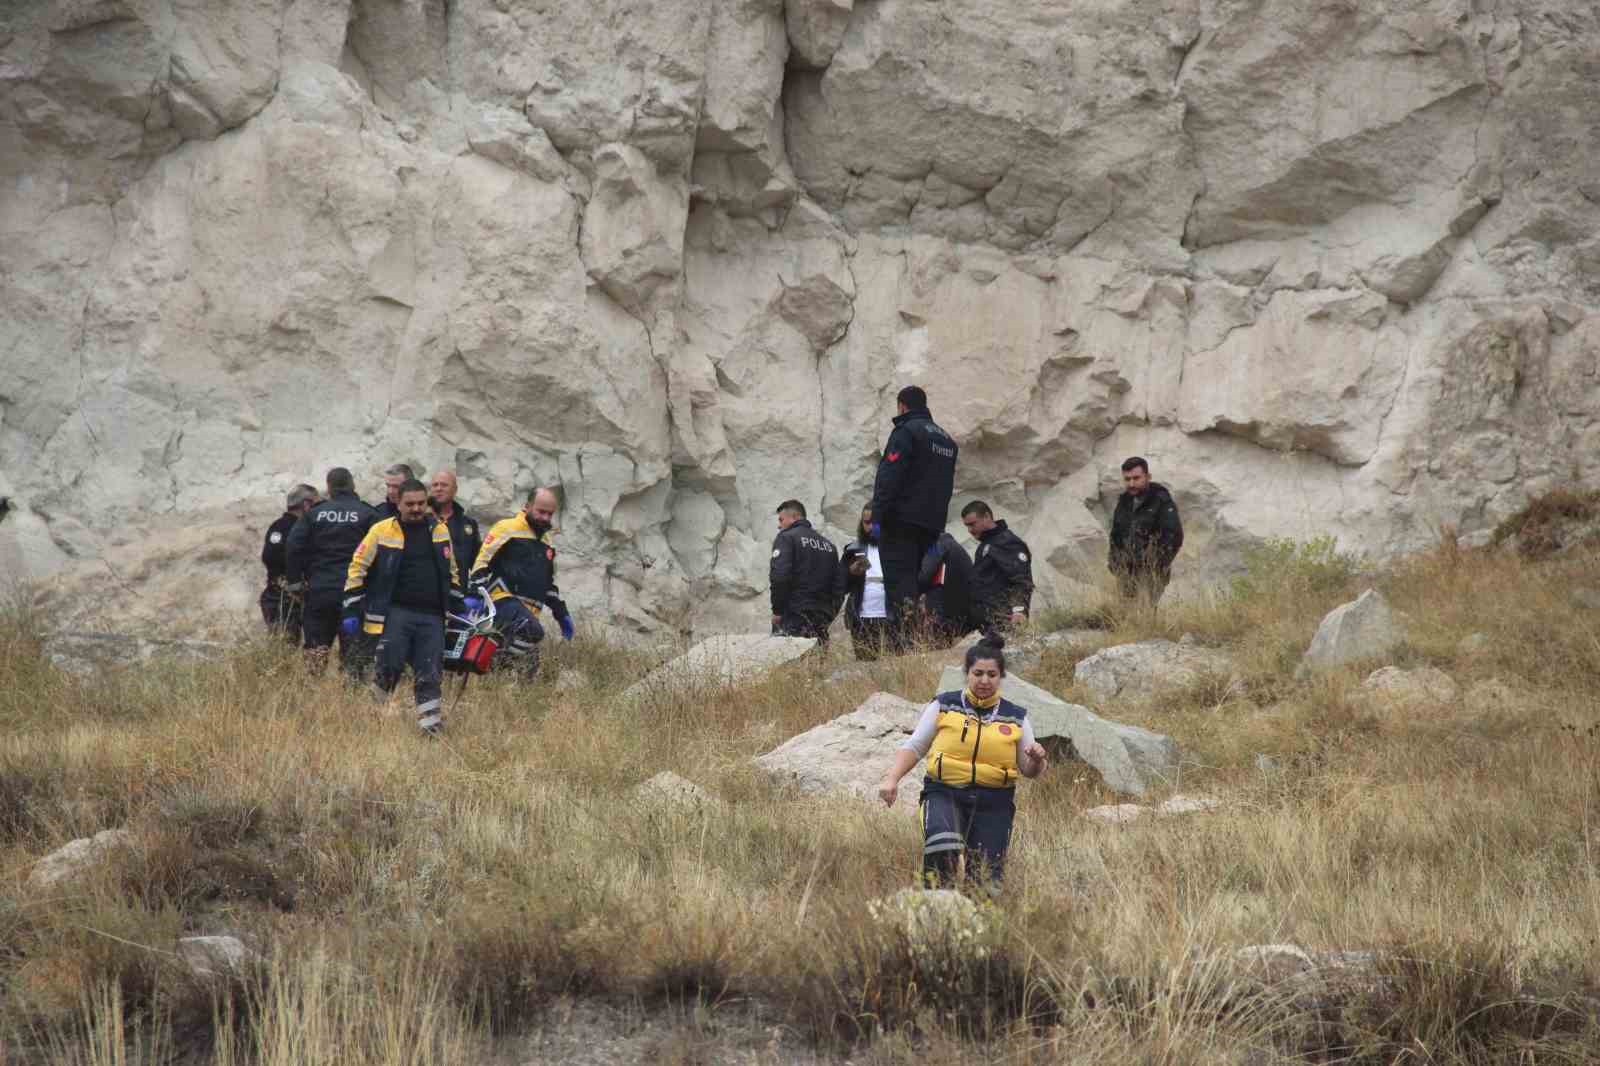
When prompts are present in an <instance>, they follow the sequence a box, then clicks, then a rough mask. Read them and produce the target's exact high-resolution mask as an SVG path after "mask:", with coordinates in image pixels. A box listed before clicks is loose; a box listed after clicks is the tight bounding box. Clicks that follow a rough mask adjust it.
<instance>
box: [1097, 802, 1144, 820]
mask: <svg viewBox="0 0 1600 1066" xmlns="http://www.w3.org/2000/svg"><path fill="white" fill-rule="evenodd" d="M1149 813H1150V808H1149V807H1141V806H1140V805H1139V804H1137V803H1108V804H1104V805H1102V806H1099V807H1090V808H1089V809H1087V810H1085V811H1084V812H1083V816H1084V817H1085V818H1088V819H1090V820H1092V821H1096V822H1105V823H1106V824H1107V825H1126V824H1127V823H1129V822H1136V821H1138V820H1139V819H1140V818H1143V817H1144V816H1145V815H1147V814H1149Z"/></svg>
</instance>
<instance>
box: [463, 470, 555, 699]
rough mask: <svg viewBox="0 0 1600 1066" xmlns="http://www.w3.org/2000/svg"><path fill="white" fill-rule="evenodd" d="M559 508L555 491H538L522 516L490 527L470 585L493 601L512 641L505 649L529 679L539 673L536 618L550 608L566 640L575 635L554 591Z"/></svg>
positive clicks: (541, 628)
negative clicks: (553, 525)
mask: <svg viewBox="0 0 1600 1066" xmlns="http://www.w3.org/2000/svg"><path fill="white" fill-rule="evenodd" d="M559 506H560V503H559V501H558V500H557V499H556V493H555V490H554V489H549V488H540V489H534V490H533V493H532V494H531V495H530V496H529V497H528V502H527V505H526V506H525V507H523V509H522V510H521V511H519V512H518V513H517V514H515V515H513V516H512V517H510V518H506V519H502V520H501V521H499V522H496V523H495V524H494V525H493V526H491V527H490V528H489V534H488V536H486V537H484V539H483V547H482V548H481V549H479V551H478V558H477V560H476V561H474V562H473V564H472V575H471V576H470V577H469V578H468V581H467V583H468V585H469V586H470V587H471V588H473V589H477V588H483V589H485V590H487V592H488V593H489V596H490V598H492V599H493V600H494V609H495V617H496V619H497V621H498V622H499V623H500V626H501V628H502V630H503V631H504V632H505V634H506V637H507V639H508V641H509V644H508V646H507V649H506V650H507V651H510V652H512V653H513V654H515V655H516V656H518V657H519V658H521V659H522V661H523V664H524V666H523V669H524V672H526V673H530V674H531V673H534V672H536V671H537V670H538V658H537V650H538V644H539V642H540V641H541V640H543V639H544V626H542V625H540V624H539V617H538V616H539V614H540V613H541V612H542V611H543V610H544V609H545V608H546V607H548V608H549V609H550V614H551V616H552V617H553V618H555V620H556V624H557V625H559V626H560V627H561V638H562V639H563V640H571V639H572V636H573V633H574V629H573V624H572V615H571V613H570V612H568V610H567V605H566V604H565V603H563V602H561V595H560V590H559V589H557V588H556V549H555V546H554V545H552V544H551V543H550V527H551V523H552V522H554V521H555V516H556V509H557V508H558V507H559Z"/></svg>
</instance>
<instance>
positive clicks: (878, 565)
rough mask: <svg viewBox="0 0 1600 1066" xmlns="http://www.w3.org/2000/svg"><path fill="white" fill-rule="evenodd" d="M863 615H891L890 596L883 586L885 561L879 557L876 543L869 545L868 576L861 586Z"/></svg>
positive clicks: (871, 616)
mask: <svg viewBox="0 0 1600 1066" xmlns="http://www.w3.org/2000/svg"><path fill="white" fill-rule="evenodd" d="M861 617H862V618H888V617H889V597H888V595H887V593H885V591H884V588H883V561H882V560H881V559H879V558H878V546H877V545H876V544H868V545H867V577H866V581H865V582H864V583H863V584H862V586H861Z"/></svg>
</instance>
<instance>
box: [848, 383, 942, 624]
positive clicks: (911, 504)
mask: <svg viewBox="0 0 1600 1066" xmlns="http://www.w3.org/2000/svg"><path fill="white" fill-rule="evenodd" d="M895 403H896V410H897V412H898V413H897V414H896V415H895V419H894V430H893V431H892V432H891V433H890V434H889V442H888V443H887V444H885V445H884V449H883V457H882V458H881V459H880V460H879V461H878V474H877V478H876V479H875V480H874V482H873V486H872V502H871V503H870V504H868V505H867V509H868V510H869V511H870V512H871V515H870V517H869V518H868V522H869V527H868V528H869V529H871V530H872V531H873V535H874V536H876V537H877V539H878V550H879V554H880V555H881V556H882V559H883V580H884V589H885V591H886V593H887V596H888V609H889V624H890V627H891V628H890V639H891V640H892V641H893V642H894V643H895V644H896V645H897V646H900V647H904V646H905V644H906V642H907V638H908V637H909V630H908V626H910V625H911V624H912V621H913V619H912V618H911V610H912V608H913V606H914V604H915V602H916V598H917V570H918V568H919V567H920V566H921V564H922V557H923V556H924V555H925V554H927V552H928V551H929V550H930V549H931V548H932V547H933V546H934V544H935V543H936V542H937V541H938V539H939V534H940V533H941V532H943V531H944V527H945V523H946V521H947V520H948V518H949V512H950V494H951V492H953V491H954V489H955V478H956V453H957V451H958V450H959V449H958V447H957V445H956V442H955V441H954V440H953V439H952V438H951V436H950V434H948V433H946V432H945V431H944V430H943V429H941V428H940V427H939V426H938V424H937V423H935V422H934V420H933V416H932V415H931V414H929V413H928V394H927V393H925V392H923V391H922V390H921V389H920V388H918V387H917V386H915V385H909V386H907V387H906V388H903V389H901V390H900V393H899V395H898V396H897V397H896V398H895Z"/></svg>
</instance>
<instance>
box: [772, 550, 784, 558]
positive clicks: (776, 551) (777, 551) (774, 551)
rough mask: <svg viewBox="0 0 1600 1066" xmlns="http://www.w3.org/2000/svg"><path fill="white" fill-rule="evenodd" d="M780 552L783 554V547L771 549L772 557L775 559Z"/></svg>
mask: <svg viewBox="0 0 1600 1066" xmlns="http://www.w3.org/2000/svg"><path fill="white" fill-rule="evenodd" d="M782 554H783V549H782V548H773V549H772V557H773V558H774V559H776V558H777V557H778V556H780V555H782Z"/></svg>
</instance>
